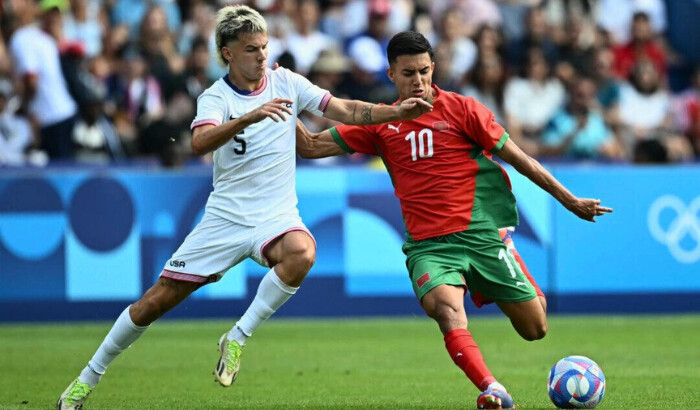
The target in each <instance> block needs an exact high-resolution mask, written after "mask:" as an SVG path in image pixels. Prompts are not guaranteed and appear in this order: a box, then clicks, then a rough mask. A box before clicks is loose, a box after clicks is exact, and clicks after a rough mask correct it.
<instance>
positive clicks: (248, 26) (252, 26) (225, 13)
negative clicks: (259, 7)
mask: <svg viewBox="0 0 700 410" xmlns="http://www.w3.org/2000/svg"><path fill="white" fill-rule="evenodd" d="M241 33H267V23H266V22H265V19H264V18H263V16H261V15H260V13H258V12H257V11H255V10H254V9H252V8H250V7H248V6H243V5H237V6H227V7H224V8H222V9H221V10H219V12H218V13H217V14H216V57H217V59H218V60H219V64H220V65H221V66H222V67H226V66H227V65H228V64H229V62H228V61H226V59H225V58H224V55H223V53H222V52H221V48H222V47H224V46H226V44H228V42H229V41H234V40H238V35H239V34H241Z"/></svg>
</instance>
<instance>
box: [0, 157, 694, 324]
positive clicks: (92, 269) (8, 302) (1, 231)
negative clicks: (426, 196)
mask: <svg viewBox="0 0 700 410" xmlns="http://www.w3.org/2000/svg"><path fill="white" fill-rule="evenodd" d="M508 171H509V175H510V177H511V181H512V184H513V191H514V193H515V195H516V197H517V199H518V210H519V213H520V225H519V226H518V228H517V230H516V233H515V235H514V240H515V243H516V247H517V249H518V250H519V252H520V254H521V255H522V256H523V258H524V260H525V261H526V263H527V266H528V268H529V270H530V272H531V273H532V274H533V276H534V277H535V279H536V280H537V282H538V284H539V285H540V286H541V287H542V288H543V290H544V291H545V293H547V295H548V297H550V301H551V302H552V303H551V304H550V306H551V310H552V311H566V312H590V311H599V312H603V311H619V309H617V307H616V306H617V305H619V304H620V303H623V304H626V305H627V306H631V307H630V308H629V309H627V311H655V310H666V311H673V310H676V311H678V310H685V311H687V310H700V299H698V300H694V299H693V297H695V296H697V295H700V182H698V181H700V168H698V167H673V168H632V167H623V166H596V167H586V166H554V167H550V171H551V172H552V173H554V174H555V175H556V176H557V177H558V178H559V179H560V180H561V181H562V182H563V183H564V184H565V185H566V186H567V187H568V188H570V190H571V191H573V192H574V193H575V194H577V195H579V196H584V197H596V198H598V197H599V198H601V199H602V200H603V203H604V204H605V205H609V206H612V207H613V208H615V213H614V214H612V215H609V216H604V217H601V218H599V219H598V222H597V223H595V224H592V223H588V222H585V221H582V220H580V219H578V218H576V217H575V216H574V215H572V214H571V213H570V212H568V211H567V210H566V209H564V208H563V207H562V206H561V205H559V204H558V203H556V201H554V200H553V199H552V198H551V196H549V194H547V193H545V192H544V191H542V190H541V189H540V188H538V187H537V186H535V185H534V184H532V183H531V182H530V181H528V180H527V179H526V178H524V177H522V176H521V175H519V174H518V173H517V172H515V171H514V170H512V169H509V170H508ZM211 189H212V176H211V170H210V169H206V168H190V169H184V170H180V171H169V172H164V171H152V170H99V171H95V170H70V171H60V172H54V171H49V172H43V171H38V172H26V171H24V172H19V171H17V172H10V171H7V172H3V173H2V174H1V175H0V321H3V320H53V319H61V320H65V319H71V318H73V319H81V318H82V319H85V318H89V319H98V318H111V317H112V316H113V315H114V314H115V313H116V314H118V312H119V311H121V310H122V309H123V306H124V305H125V304H126V303H129V302H131V301H133V300H135V299H137V298H138V297H139V296H140V295H141V294H142V293H143V292H144V291H145V290H146V289H148V288H149V287H150V286H152V284H153V283H154V282H155V281H156V279H157V277H158V275H159V274H160V272H161V270H162V268H163V264H164V263H165V261H167V260H168V259H169V258H170V256H171V254H172V253H173V252H174V251H175V250H176V249H177V247H178V246H179V245H180V244H181V243H182V241H183V240H184V238H185V237H186V235H187V234H188V233H189V232H190V231H191V230H192V229H193V228H194V226H195V225H196V224H197V223H198V222H199V220H200V219H201V217H202V215H203V212H204V206H205V204H206V201H207V198H208V195H209V193H210V192H211ZM297 192H298V197H299V210H300V213H301V215H302V218H303V220H304V222H305V223H306V225H307V226H308V227H309V229H310V231H311V232H312V234H313V235H314V237H315V239H316V241H317V246H318V248H317V257H316V263H315V265H314V267H313V269H312V270H311V272H310V273H309V275H308V278H307V280H306V281H305V282H304V286H303V287H302V288H301V290H300V292H299V294H298V295H297V296H296V297H295V298H293V299H292V300H291V301H290V303H288V304H287V305H285V307H284V308H283V309H282V310H281V311H280V312H279V314H280V315H295V316H299V315H302V316H303V315H311V316H337V315H353V316H358V315H393V314H420V313H421V309H420V306H419V304H418V303H416V300H415V297H414V295H413V291H412V289H411V284H410V281H409V279H408V274H407V272H406V268H405V259H404V255H403V253H402V252H401V245H402V243H403V240H404V236H405V226H404V223H403V219H402V216H401V210H400V206H399V203H398V200H397V199H396V198H395V197H394V195H393V187H392V185H391V180H390V178H389V177H388V175H387V174H386V172H383V171H372V170H366V169H360V168H300V169H299V170H298V173H297ZM267 270H268V268H266V267H262V266H260V265H258V264H256V263H255V262H253V261H252V260H246V261H244V262H243V263H241V264H239V265H238V266H236V267H232V268H231V270H230V271H229V272H228V273H227V274H226V275H225V276H224V278H223V279H222V280H221V281H220V282H218V283H215V284H212V285H208V286H204V287H202V288H201V289H200V290H198V291H197V292H195V293H194V294H193V296H192V297H191V298H190V299H189V300H188V301H187V302H186V303H185V304H184V307H183V308H178V309H176V310H175V311H174V312H173V313H172V315H174V316H172V317H182V316H187V317H194V316H227V317H230V316H232V315H235V314H237V313H240V311H241V310H242V309H244V308H245V307H246V306H247V304H248V303H249V302H250V300H251V299H252V297H253V296H254V293H255V289H256V288H257V284H258V282H259V280H260V278H261V277H262V276H263V275H264V274H265V272H267ZM606 295H607V296H606ZM678 295H685V299H683V300H682V301H681V302H679V303H676V304H674V305H669V304H668V303H650V301H654V300H656V301H666V300H668V299H669V298H673V299H674V300H680V299H678ZM592 298H598V299H595V300H596V301H599V302H600V303H598V302H595V303H593V302H591V301H592V300H594V299H592ZM600 298H608V300H611V301H613V302H614V303H616V304H617V305H614V304H611V303H608V304H605V303H603V302H604V300H602V299H600ZM654 298H655V299H654ZM621 301H622V302H621ZM222 303H224V305H223V306H225V309H222ZM469 310H470V314H471V313H474V312H476V309H473V308H471V307H470V308H469ZM483 310H485V311H487V312H493V311H495V309H494V308H493V307H490V308H488V309H482V311H483Z"/></svg>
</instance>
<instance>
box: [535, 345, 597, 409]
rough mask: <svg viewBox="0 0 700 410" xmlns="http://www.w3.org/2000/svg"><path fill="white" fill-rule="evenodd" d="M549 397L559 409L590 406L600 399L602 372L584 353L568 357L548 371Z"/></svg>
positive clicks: (593, 405)
mask: <svg viewBox="0 0 700 410" xmlns="http://www.w3.org/2000/svg"><path fill="white" fill-rule="evenodd" d="M548 388H549V398H550V399H552V403H554V405H555V406H557V407H558V408H560V409H586V408H587V409H592V408H593V407H595V406H597V405H598V403H600V402H601V401H603V395H604V394H605V375H603V371H602V370H601V369H600V366H598V364H597V363H596V362H594V361H593V360H591V359H589V358H587V357H584V356H568V357H565V358H563V359H561V360H559V361H558V362H557V364H555V365H554V366H553V367H552V370H551V371H550V372H549V380H548Z"/></svg>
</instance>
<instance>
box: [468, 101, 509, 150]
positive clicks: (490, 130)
mask: <svg viewBox="0 0 700 410" xmlns="http://www.w3.org/2000/svg"><path fill="white" fill-rule="evenodd" d="M463 105H464V110H465V112H464V124H463V126H464V130H465V131H466V133H467V135H468V136H469V139H471V140H472V141H474V142H476V143H477V144H479V146H481V147H482V148H483V149H485V150H487V151H498V150H500V149H501V148H503V145H504V144H505V143H506V140H507V139H508V133H507V132H506V131H505V130H504V129H503V127H502V126H501V125H500V124H499V123H497V122H496V117H495V116H494V114H493V113H492V112H491V111H490V110H489V109H488V108H486V107H485V106H484V105H483V104H481V103H480V102H478V101H477V100H475V99H473V98H463Z"/></svg>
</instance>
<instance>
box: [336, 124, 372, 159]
mask: <svg viewBox="0 0 700 410" xmlns="http://www.w3.org/2000/svg"><path fill="white" fill-rule="evenodd" d="M330 131H331V135H332V136H333V139H334V140H335V142H336V143H337V144H338V146H340V147H341V148H342V149H343V150H345V152H348V153H350V154H354V153H355V152H361V153H363V154H370V155H378V154H379V153H378V152H377V147H376V146H375V145H374V142H373V141H372V135H374V131H373V129H372V128H371V126H358V125H339V126H337V127H333V128H331V130H330Z"/></svg>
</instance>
